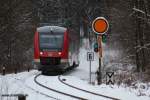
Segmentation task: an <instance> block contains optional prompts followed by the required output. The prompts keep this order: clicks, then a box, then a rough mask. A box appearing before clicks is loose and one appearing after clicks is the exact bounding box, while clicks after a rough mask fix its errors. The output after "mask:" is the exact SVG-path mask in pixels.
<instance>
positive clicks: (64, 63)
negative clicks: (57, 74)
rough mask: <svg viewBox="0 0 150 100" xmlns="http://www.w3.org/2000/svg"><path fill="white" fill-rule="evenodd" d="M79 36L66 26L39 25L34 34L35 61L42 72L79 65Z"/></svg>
mask: <svg viewBox="0 0 150 100" xmlns="http://www.w3.org/2000/svg"><path fill="white" fill-rule="evenodd" d="M79 41H80V40H79V37H78V35H77V34H76V33H75V32H73V31H72V32H71V30H68V29H67V28H65V27H59V26H42V27H38V28H37V31H36V32H35V36H34V62H35V65H36V66H37V67H38V69H39V70H42V73H47V72H49V71H54V70H57V71H64V70H66V69H68V68H71V67H76V66H78V65H79V60H78V52H79Z"/></svg>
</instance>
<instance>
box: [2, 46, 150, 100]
mask: <svg viewBox="0 0 150 100" xmlns="http://www.w3.org/2000/svg"><path fill="white" fill-rule="evenodd" d="M88 51H90V50H86V49H80V66H79V67H78V68H76V69H74V70H72V71H70V72H67V73H65V74H63V75H62V76H61V79H66V81H65V82H66V83H69V84H71V85H74V86H77V87H79V88H82V89H86V90H88V91H92V92H96V93H99V94H103V95H107V96H111V97H115V98H119V99H121V100H150V83H149V86H148V85H146V84H143V85H145V88H143V89H142V88H141V87H140V86H141V84H142V83H139V84H136V85H137V87H138V88H136V89H133V88H130V87H124V86H123V85H120V86H118V85H113V86H109V85H105V84H102V85H90V84H89V62H87V60H86V59H87V58H86V57H87V55H86V54H87V52H88ZM96 59H97V56H95V61H93V62H92V72H93V73H95V71H96V70H97V68H98V62H97V60H96ZM39 73H40V72H38V71H36V70H32V71H30V72H21V73H18V74H9V75H5V76H2V75H0V95H1V94H20V93H21V94H27V95H28V96H27V100H54V99H61V100H69V99H70V98H68V97H66V96H63V95H60V94H58V93H55V92H52V91H49V90H46V89H44V88H42V87H40V86H38V85H37V84H35V82H34V77H35V75H37V74H39ZM94 75H95V74H93V77H92V81H95V80H96V78H95V76H94ZM38 81H40V82H41V83H43V84H45V85H47V86H49V87H50V86H51V87H53V88H55V89H59V90H61V91H63V90H64V91H65V92H72V94H76V95H80V94H81V95H80V96H85V97H87V98H92V99H93V100H99V99H97V97H96V96H93V95H89V94H87V95H86V94H83V93H82V92H79V91H77V90H74V89H73V90H72V89H71V88H69V87H67V86H63V85H62V84H61V85H60V84H58V77H57V76H41V77H39V78H38ZM143 93H144V95H142V94H143ZM139 95H141V96H139ZM50 96H51V97H52V98H50ZM0 99H2V100H4V99H3V98H0ZM9 100H11V99H9ZM101 100H103V99H101ZM104 100H105V99H104Z"/></svg>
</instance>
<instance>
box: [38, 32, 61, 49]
mask: <svg viewBox="0 0 150 100" xmlns="http://www.w3.org/2000/svg"><path fill="white" fill-rule="evenodd" d="M62 47H63V35H62V34H61V35H60V34H58V35H52V34H40V49H41V50H48V51H61V50H62Z"/></svg>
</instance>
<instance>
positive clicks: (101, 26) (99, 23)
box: [92, 17, 109, 34]
mask: <svg viewBox="0 0 150 100" xmlns="http://www.w3.org/2000/svg"><path fill="white" fill-rule="evenodd" d="M108 27H109V25H108V21H107V20H106V19H105V18H104V17H98V18H96V19H95V20H94V21H93V24H92V28H93V31H94V32H95V33H97V34H104V33H105V32H107V30H108Z"/></svg>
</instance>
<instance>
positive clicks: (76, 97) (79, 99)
mask: <svg viewBox="0 0 150 100" xmlns="http://www.w3.org/2000/svg"><path fill="white" fill-rule="evenodd" d="M40 75H41V74H38V75H36V76H35V77H34V82H35V83H36V84H38V85H39V86H41V87H43V88H45V89H48V90H51V91H53V92H56V93H59V94H62V95H65V96H69V97H71V98H74V99H78V100H88V99H86V98H83V97H79V96H75V95H71V94H69V93H65V92H61V91H59V90H56V89H52V88H50V87H47V86H45V85H43V84H41V83H40V82H38V81H37V78H38V77H39V76H40Z"/></svg>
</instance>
